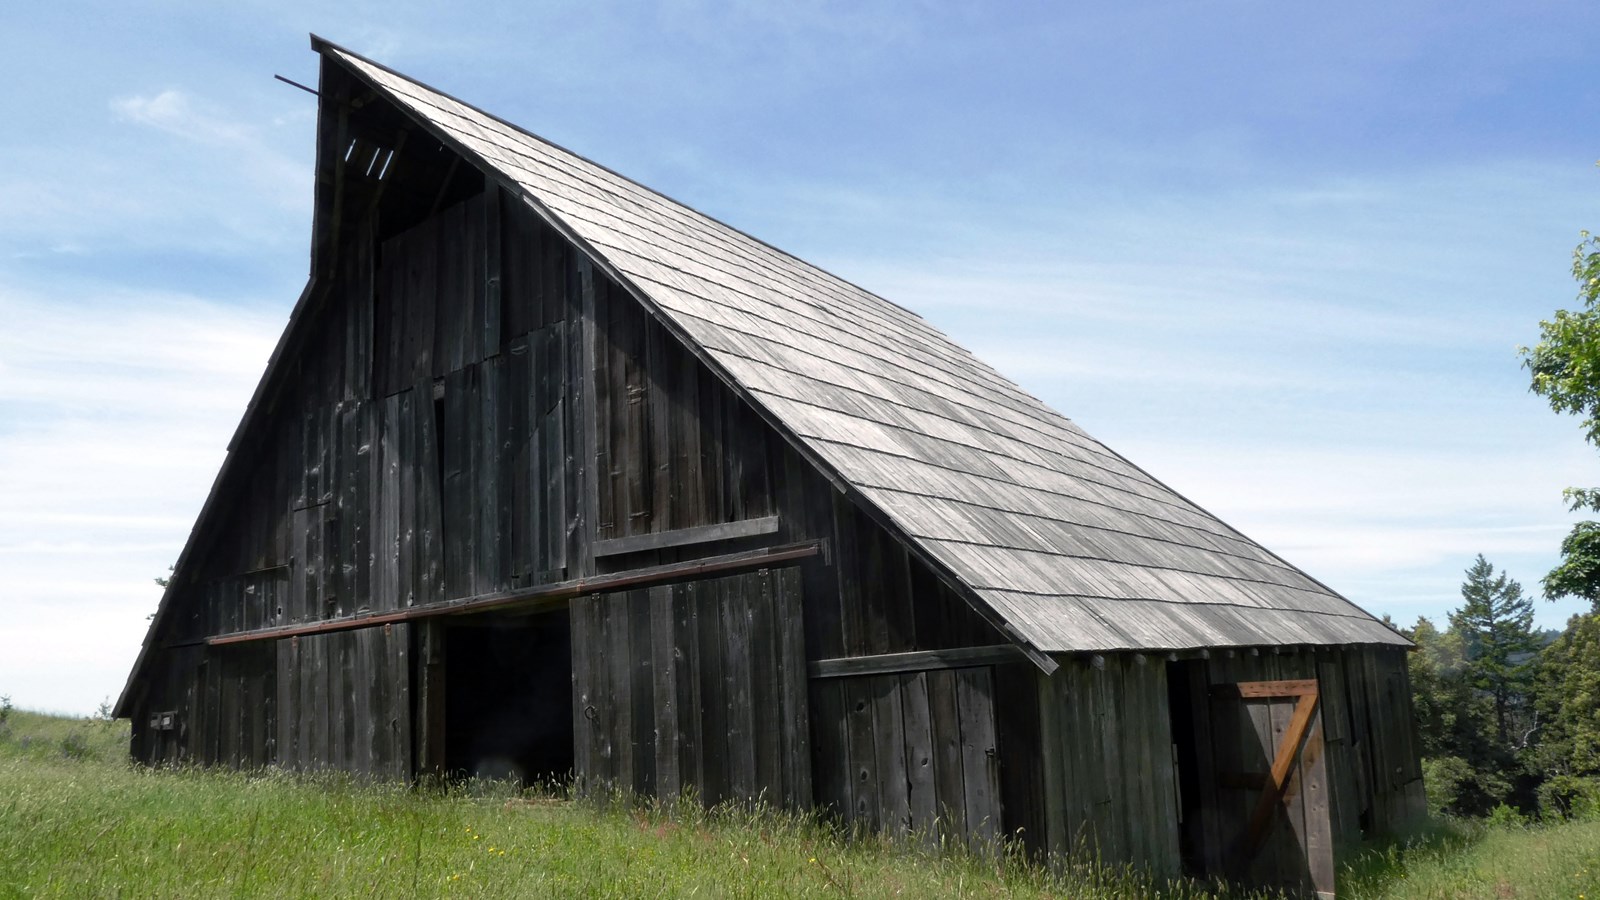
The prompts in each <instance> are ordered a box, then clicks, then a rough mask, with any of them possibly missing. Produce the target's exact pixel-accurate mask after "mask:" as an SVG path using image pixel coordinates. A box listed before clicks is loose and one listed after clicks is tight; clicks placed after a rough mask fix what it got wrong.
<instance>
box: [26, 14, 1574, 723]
mask: <svg viewBox="0 0 1600 900" xmlns="http://www.w3.org/2000/svg"><path fill="white" fill-rule="evenodd" d="M328 6H330V5H329V4H315V5H313V4H305V3H298V2H273V3H251V2H246V3H232V4H226V5H223V4H203V5H202V4H192V5H191V4H179V3H149V4H141V5H138V6H130V5H127V4H115V5H113V4H27V5H23V4H9V5H8V6H7V7H6V8H5V9H4V10H3V11H0V80H3V83H4V84H5V85H6V87H5V89H4V90H3V91H0V121H3V122H5V123H6V125H5V128H4V129H3V130H0V512H3V513H4V514H3V515H0V614H3V616H4V620H3V621H4V625H0V694H9V695H10V696H11V697H12V698H13V700H14V702H16V703H17V704H19V705H22V706H28V707H33V708H45V709H55V710H62V711H69V712H77V713H87V712H90V711H92V710H93V709H94V707H95V705H96V704H97V703H98V702H99V701H100V700H101V699H102V698H103V697H106V696H108V695H112V696H114V695H115V694H116V692H117V691H118V690H119V689H120V687H121V684H122V680H123V677H124V676H125V674H126V671H127V668H128V666H129V665H130V664H131V662H132V659H133V656H134V654H135V653H136V651H137V647H138V644H139V641H140V639H141V637H142V635H143V628H144V617H145V615H146V614H147V613H148V612H149V611H150V610H152V609H153V608H154V605H155V603H156V602H157V600H158V599H159V590H158V589H157V588H156V587H155V586H154V585H153V584H152V583H151V579H152V578H153V577H154V576H155V575H157V574H160V573H161V572H163V571H164V570H165V568H166V566H167V565H168V564H169V563H170V562H171V561H172V560H173V559H175V558H176V557H177V555H178V552H179V550H180V549H181V545H182V543H183V541H184V539H185V538H186V536H187V534H188V530H189V526H190V524H191V523H192V521H193V518H194V516H195V514H196V512H197V511H198V509H199V506H200V503H201V501H202V500H203V499H204V496H205V494H206V492H207V490H208V489H209V487H210V484H211V479H212V477H213V475H214V474H215V471H216V468H217V466H218V465H219V464H220V462H221V458H222V448H223V447H224V445H225V444H226V441H227V438H228V436H229V435H230V434H231V432H232V429H233V427H234V425H235V424H236V423H237V421H238V417H239V415H240V413H241V412H242V411H243V408H244V404H245V401H246V399H247V398H248V396H249V393H250V391H251V389H252V388H253V386H254V384H255V380H256V378H257V377H258V376H259V374H260V371H261V369H262V367H263V365H264V363H265V360H266V356H267V354H268V352H270V349H271V346H272V343H273V341H274V340H275V339H276V336H277V333H278V331H279V330H280V329H281V328H282V326H283V323H284V321H285V320H286V318H287V316H288V311H289V308H290V306H291V304H292V303H293V301H294V299H295V297H296V296H297V295H298V292H299V289H300V287H301V285H302V284H303V282H304V279H305V273H306V264H307V260H306V256H307V246H308V238H309V230H310V221H311V213H310V199H311V166H312V152H313V141H312V124H313V118H314V113H315V109H314V100H313V98H312V97H310V96H309V95H307V94H305V93H302V92H300V91H297V90H295V89H293V88H290V87H287V86H285V85H283V84H281V83H279V82H276V81H273V80H272V75H273V74H275V73H277V74H282V75H284V76H286V77H289V78H293V79H296V80H299V81H303V82H307V83H314V81H315V78H316V58H315V57H314V56H313V54H312V53H311V52H310V51H309V49H308V42H307V37H306V35H307V33H308V32H312V31H315V32H317V33H319V34H321V35H323V36H324V37H327V38H329V39H331V40H333V41H336V42H338V43H341V44H344V45H345V46H348V47H350V48H351V49H353V50H356V51H357V52H360V53H363V54H366V55H368V56H371V57H374V58H376V59H378V60H380V61H382V62H385V63H387V64H389V65H391V66H393V67H395V68H397V69H399V70H401V71H404V72H407V73H408V74H411V75H413V76H415V77H418V78H420V79H422V80H424V81H428V82H430V83H432V84H434V85H435V86H437V87H440V88H442V89H444V90H447V91H449V92H451V93H453V94H455V95H457V96H459V97H461V98H462V99H464V100H466V101H468V102H471V103H474V104H476V105H478V106H481V107H484V108H486V109H488V110H490V111H492V112H494V113H496V114H498V115H500V116H502V117H504V118H507V119H510V120H512V121H514V122H517V123H519V124H521V125H523V126H525V127H527V128H529V129H530V130H532V131H534V132H536V133H539V134H542V135H544V136H546V137H548V138H550V139H552V140H555V141H556V142H558V143H561V144H563V145H565V146H568V147H570V148H572V149H574V150H577V151H578V152H580V153H583V154H585V155H587V156H589V157H591V158H593V159H596V160H598V161H600V162H602V163H605V164H607V165H609V166H611V167H612V168H614V169H617V170H619V171H621V172H624V173H626V174H628V175H630V176H632V177H634V178H637V179H638V180H640V181H642V182H644V183H645V184H648V185H650V186H652V187H654V188H656V189H657V190H660V191H662V192H664V193H666V194H668V195H671V196H673V197H675V198H677V199H679V200H682V201H684V202H687V203H689V204H690V205H693V206H695V207H697V208H699V209H701V210H703V211H706V212H708V213H710V214H713V215H715V216H717V217H719V218H721V219H723V220H725V221H727V222H730V223H732V224H734V225H736V226H738V227H741V228H743V229H745V230H746V231H749V232H751V233H752V234H754V235H756V236H758V237H760V238H762V239H764V240H766V241H768V242H769V243H773V244H776V245H777V246H780V247H782V248H784V249H786V250H789V251H791V252H793V253H795V254H797V255H799V256H801V257H803V258H806V259H808V260H810V261H812V262H815V263H817V264H819V265H822V266H823V267H825V268H828V269H829V270H831V271H833V272H835V273H837V274H839V275H841V276H843V277H846V278H848V279H850V280H852V281H855V282H857V283H859V284H862V285H864V286H865V287H867V288H869V289H872V290H874V291H876V292H878V293H880V294H882V295H884V296H886V297H888V298H890V299H892V300H895V301H896V302H898V303H900V304H902V305H904V306H908V307H910V308H912V309H914V310H916V311H918V312H920V313H921V314H923V315H924V316H926V317H928V318H929V319H930V320H932V321H933V322H934V323H935V324H937V325H939V326H940V327H942V328H944V329H945V330H946V331H947V332H949V333H950V334H951V335H952V336H953V337H954V338H955V339H956V340H958V341H960V342H961V343H964V344H966V345H968V346H969V347H971V348H972V349H974V350H975V351H976V352H977V353H978V354H979V355H980V356H983V357H984V358H986V359H988V360H989V361H990V362H992V363H994V364H996V365H997V366H998V367H999V368H1000V369H1001V370H1002V371H1003V372H1005V373H1007V374H1008V375H1010V376H1011V377H1013V378H1015V379H1016V380H1018V381H1019V382H1021V383H1022V384H1023V385H1024V386H1025V387H1027V388H1028V389H1029V390H1030V391H1032V392H1033V393H1034V394H1036V395H1038V396H1039V397H1041V398H1042V399H1044V400H1045V401H1046V402H1048V403H1050V404H1051V405H1052V406H1054V407H1055V408H1057V409H1059V410H1061V411H1062V412H1064V413H1065V414H1067V415H1068V416H1071V417H1072V418H1074V419H1075V420H1077V421H1078V422H1079V423H1080V424H1082V425H1083V426H1084V427H1085V428H1087V429H1088V430H1089V431H1090V432H1092V433H1093V434H1095V435H1096V436H1097V437H1099V438H1101V439H1102V440H1104V441H1106V442H1107V443H1109V444H1110V445H1111V446H1113V447H1114V448H1116V449H1117V450H1119V451H1120V452H1122V453H1123V454H1124V455H1126V456H1128V457H1129V458H1131V459H1132V460H1134V461H1135V462H1137V463H1139V464H1140V465H1142V466H1144V467H1145V468H1146V469H1148V470H1150V471H1151V472H1152V473H1154V474H1155V475H1156V476H1157V477H1160V478H1162V479H1163V480H1165V481H1167V482H1168V483H1169V484H1171V485H1173V486H1174V487H1176V488H1177V489H1178V490H1180V491H1181V492H1183V493H1185V494H1186V495H1188V496H1189V497H1190V498H1191V499H1194V500H1195V501H1197V502H1199V503H1201V504H1202V505H1204V506H1206V507H1207V508H1209V509H1211V510H1212V511H1213V512H1215V513H1217V514H1218V515H1220V516H1221V517H1222V518H1224V519H1225V520H1227V521H1228V522H1230V523H1232V524H1233V525H1235V526H1236V527H1238V528H1240V529H1241V530H1243V531H1244V532H1245V533H1247V534H1249V535H1251V536H1252V537H1255V538H1256V539H1258V540H1260V541H1261V542H1263V543H1264V544H1266V545H1267V546H1269V547H1271V548H1272V549H1274V550H1275V551H1277V552H1278V553H1280V554H1281V555H1283V556H1285V557H1286V558H1288V559H1289V560H1291V561H1293V562H1295V563H1296V564H1298V565H1300V566H1301V567H1302V568H1305V569H1306V570H1307V571H1309V572H1310V573H1311V574H1312V575H1314V576H1316V577H1318V578H1321V579H1322V580H1324V581H1326V582H1327V583H1329V584H1330V585H1332V586H1333V587H1335V588H1336V589H1338V590H1340V591H1341V592H1343V593H1344V594H1346V595H1347V596H1349V597H1350V598H1351V599H1353V600H1355V601H1356V602H1358V603H1361V604H1362V605H1364V606H1365V607H1367V608H1368V609H1370V610H1372V611H1374V612H1377V613H1388V614H1390V615H1392V616H1394V617H1395V618H1396V619H1399V620H1403V621H1411V620H1414V619H1415V618H1416V617H1417V616H1418V615H1428V616H1432V617H1436V618H1437V617H1442V615H1443V613H1444V612H1445V611H1446V610H1448V609H1450V608H1452V607H1453V606H1455V605H1456V604H1457V603H1458V602H1459V596H1458V589H1459V585H1460V581H1461V573H1462V571H1463V570H1464V569H1465V568H1466V566H1467V565H1468V564H1469V563H1470V562H1471V561H1472V558H1473V556H1474V555H1475V554H1477V553H1480V552H1481V553H1483V554H1485V555H1486V556H1487V557H1488V558H1489V559H1490V561H1491V562H1494V563H1495V564H1497V565H1499V566H1502V567H1505V568H1507V569H1508V570H1509V571H1510V572H1511V574H1512V575H1513V576H1514V577H1516V578H1518V579H1520V580H1522V581H1523V582H1524V583H1525V584H1527V585H1528V586H1529V587H1530V588H1534V587H1535V583H1536V582H1537V580H1538V578H1539V576H1540V575H1541V574H1542V573H1543V572H1544V571H1545V570H1547V569H1548V568H1549V567H1550V565H1551V564H1552V563H1553V562H1554V561H1555V558H1556V547H1557V544H1558V543H1559V541H1560V538H1561V536H1562V534H1563V533H1564V532H1565V530H1566V528H1567V527H1568V525H1569V524H1570V522H1571V521H1572V517H1571V516H1570V515H1569V514H1567V513H1566V512H1565V510H1564V508H1563V505H1562V503H1561V498H1560V491H1561V488H1562V487H1564V486H1566V485H1569V484H1585V485H1589V484H1595V483H1597V482H1600V478H1597V477H1596V476H1597V472H1596V465H1595V463H1596V457H1595V452H1594V451H1593V450H1592V449H1590V448H1588V447H1586V446H1585V445H1584V444H1583V443H1582V442H1581V439H1580V437H1579V434H1578V430H1577V428H1576V424H1575V423H1574V422H1572V421H1570V420H1567V419H1563V418H1560V417H1557V416H1556V415H1555V414H1553V413H1551V412H1549V411H1548V409H1547V408H1546V407H1545V406H1544V405H1543V404H1542V403H1541V402H1540V401H1539V399H1538V398H1537V397H1534V396H1532V395H1530V394H1528V393H1527V391H1526V378H1525V375H1524V373H1523V372H1522V371H1521V370H1520V369H1519V367H1518V363H1517V357H1516V354H1515V347H1516V346H1517V345H1518V344H1525V343H1530V342H1532V341H1533V340H1535V339H1536V336H1537V323H1538V320H1539V319H1540V318H1541V317H1545V316H1548V315H1549V313H1550V312H1551V311H1552V310H1554V309H1555V308H1557V307H1559V306H1563V305H1570V304H1571V303H1572V302H1574V301H1573V298H1574V296H1575V286H1574V285H1573V283H1572V282H1571V280H1570V278H1569V277H1568V274H1567V269H1568V265H1569V261H1570V253H1571V249H1572V247H1573V245H1574V244H1575V243H1576V241H1577V237H1578V231H1579V229H1582V228H1590V229H1597V230H1600V203H1597V202H1596V201H1597V200H1600V170H1597V169H1596V168H1595V160H1596V158H1597V157H1600V134H1597V133H1596V131H1595V129H1594V123H1595V122H1597V121H1600V79H1597V78H1596V77H1595V65H1594V63H1595V52H1594V49H1593V43H1594V42H1593V37H1594V35H1595V34H1597V33H1600V7H1596V6H1595V5H1594V4H1592V3H1582V2H1571V3H1568V2H1550V3H1541V2H1525V3H1518V4H1459V3H1427V2H1420V3H1407V4H1393V3H1381V4H1380V3H1373V4H1363V3H1352V4H1344V5H1341V6H1340V7H1339V9H1338V12H1337V15H1335V14H1334V13H1333V12H1331V11H1330V9H1329V8H1326V7H1309V6H1306V5H1304V4H1285V3H1281V2H1274V3H1269V2H1250V3H1231V2H1215V0H1214V2H1206V3H1118V4H1111V3H1104V4H1099V3H1097V4H1090V3H1079V4H1062V3H1038V4H1028V3H1015V4H961V3H916V2H899V3H873V2H863V0H857V2H848V3H846V2H836V3H835V2H823V3H790V4H771V3H739V2H734V3H718V2H667V3H659V4H648V5H641V4H626V3H608V4H594V3H537V4H530V3H518V4H505V5H494V4H481V5H476V6H474V5H468V4H451V5H448V6H446V5H439V6H426V5H418V4H409V3H383V4H376V3H348V4H339V5H337V6H338V8H337V9H335V10H331V11H330V10H329V9H327V7H328ZM224 7H225V8H224ZM1574 609H1575V607H1574V606H1573V605H1572V604H1551V603H1545V602H1543V601H1541V602H1540V605H1539V620H1540V623H1541V624H1543V625H1547V626H1556V625H1559V624H1560V623H1561V622H1562V621H1564V619H1565V618H1566V616H1567V615H1569V614H1570V613H1571V612H1573V611H1574Z"/></svg>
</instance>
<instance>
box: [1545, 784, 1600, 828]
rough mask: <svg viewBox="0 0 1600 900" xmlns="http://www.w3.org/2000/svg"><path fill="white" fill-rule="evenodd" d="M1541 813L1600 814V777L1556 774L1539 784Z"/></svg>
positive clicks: (1564, 816) (1579, 816)
mask: <svg viewBox="0 0 1600 900" xmlns="http://www.w3.org/2000/svg"><path fill="white" fill-rule="evenodd" d="M1539 813H1540V815H1542V816H1544V817H1545V818H1547V819H1553V818H1558V817H1559V818H1562V819H1594V818H1597V817H1600V777H1595V776H1587V777H1585V776H1581V775H1554V776H1552V777H1551V778H1550V779H1549V780H1547V781H1545V783H1544V784H1541V785H1539Z"/></svg>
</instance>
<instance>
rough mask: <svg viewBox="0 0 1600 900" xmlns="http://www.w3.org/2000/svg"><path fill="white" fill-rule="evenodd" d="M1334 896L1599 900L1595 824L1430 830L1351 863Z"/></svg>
mask: <svg viewBox="0 0 1600 900" xmlns="http://www.w3.org/2000/svg"><path fill="white" fill-rule="evenodd" d="M1340 891H1341V893H1340V896H1341V897H1342V896H1350V897H1357V898H1369V897H1370V898H1384V900H1424V898H1426V900H1434V898H1438V900H1456V898H1480V897H1481V898H1486V900H1506V898H1538V900H1544V898H1559V897H1567V898H1581V900H1600V821H1593V820H1591V821H1582V822H1562V823H1557V824H1550V825H1532V826H1527V827H1515V826H1512V827H1507V826H1492V825H1488V824H1485V823H1482V822H1449V823H1439V824H1435V825H1434V826H1433V827H1431V828H1430V829H1428V830H1427V831H1426V832H1424V833H1421V834H1419V835H1417V836H1416V837H1415V838H1413V839H1412V840H1411V841H1409V842H1406V843H1403V844H1397V845H1394V846H1390V847H1385V848H1379V849H1374V850H1370V851H1368V852H1367V853H1365V854H1363V855H1361V856H1359V857H1357V858H1356V859H1355V860H1353V861H1352V862H1351V863H1350V864H1349V865H1348V866H1346V868H1345V870H1344V871H1343V872H1342V873H1341V877H1340Z"/></svg>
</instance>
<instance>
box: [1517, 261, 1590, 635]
mask: <svg viewBox="0 0 1600 900" xmlns="http://www.w3.org/2000/svg"><path fill="white" fill-rule="evenodd" d="M1572 277H1573V278H1575V279H1577V281H1578V300H1579V301H1580V303H1581V304H1582V309H1580V310H1578V311H1576V312H1573V311H1570V310H1565V309H1558V310H1556V313H1555V316H1554V317H1552V318H1551V319H1549V320H1546V321H1543V322H1540V323H1539V343H1537V344H1535V345H1534V346H1533V347H1532V348H1531V349H1530V348H1528V347H1522V348H1519V352H1520V353H1521V355H1522V365H1523V367H1525V368H1526V369H1527V370H1528V372H1529V374H1530V375H1531V377H1532V384H1531V385H1530V387H1531V389H1532V390H1533V392H1534V393H1536V394H1538V395H1539V396H1541V397H1543V398H1545V400H1547V401H1549V403H1550V408H1551V409H1554V410H1555V411H1556V412H1558V413H1569V414H1572V415H1581V416H1583V436H1584V439H1585V440H1587V441H1588V442H1589V443H1591V444H1593V445H1595V446H1596V447H1600V238H1597V237H1595V236H1594V235H1592V234H1590V233H1589V232H1587V231H1585V232H1583V233H1582V235H1581V237H1580V240H1579V241H1578V246H1577V248H1576V249H1575V250H1573V251H1572ZM1566 498H1567V503H1568V505H1569V506H1570V507H1571V509H1572V510H1573V511H1574V512H1576V511H1578V510H1588V511H1592V512H1600V488H1578V487H1569V488H1567V490H1566ZM1544 594H1545V596H1546V597H1547V598H1549V599H1551V600H1554V599H1556V598H1558V597H1582V598H1584V599H1586V600H1588V601H1589V603H1590V604H1591V605H1592V606H1593V608H1594V610H1595V611H1596V612H1600V523H1596V522H1580V523H1578V525H1576V526H1575V527H1574V528H1573V529H1572V533H1571V534H1569V535H1567V539H1566V540H1565V541H1562V543H1561V563H1560V564H1559V565H1557V566H1556V568H1555V569H1553V570H1551V572H1550V574H1549V575H1546V576H1545V578H1544Z"/></svg>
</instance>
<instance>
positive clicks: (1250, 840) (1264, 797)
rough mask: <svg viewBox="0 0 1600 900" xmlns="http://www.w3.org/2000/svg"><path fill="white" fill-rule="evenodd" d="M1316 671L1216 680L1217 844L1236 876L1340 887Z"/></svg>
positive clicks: (1265, 883)
mask: <svg viewBox="0 0 1600 900" xmlns="http://www.w3.org/2000/svg"><path fill="white" fill-rule="evenodd" d="M1319 700H1320V694H1319V691H1318V686H1317V681H1316V679H1314V678H1308V679H1294V680H1282V681H1238V682H1231V683H1226V684H1214V685H1212V688H1211V710H1212V729H1211V738H1212V746H1213V750H1214V753H1215V760H1216V773H1217V781H1218V784H1217V788H1218V790H1217V793H1216V797H1217V803H1218V805H1219V807H1220V809H1219V810H1218V815H1217V816H1215V818H1214V820H1213V821H1215V822H1216V823H1217V827H1216V829H1215V831H1214V833H1213V834H1211V835H1209V838H1210V839H1211V840H1213V841H1215V842H1217V849H1218V850H1219V851H1220V857H1221V863H1222V868H1223V871H1222V872H1221V873H1218V874H1222V875H1224V876H1226V877H1227V878H1228V879H1229V880H1230V881H1234V882H1236V883H1243V884H1247V885H1251V886H1259V887H1268V888H1283V889H1287V890H1289V891H1291V892H1296V893H1300V894H1302V895H1308V896H1316V897H1319V898H1321V897H1328V898H1331V897H1333V895H1334V868H1333V841H1332V827H1331V824H1330V819H1329V815H1328V796H1327V795H1328V777H1327V766H1326V762H1325V760H1324V758H1323V743H1322V714H1321V708H1320V703H1319Z"/></svg>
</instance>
